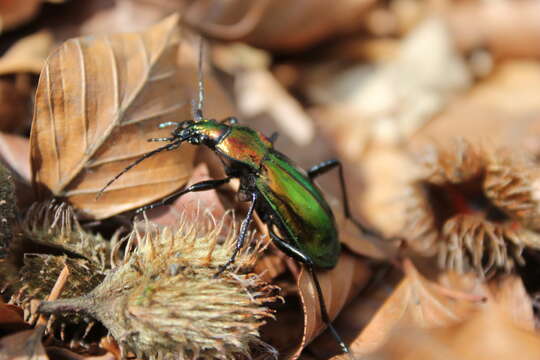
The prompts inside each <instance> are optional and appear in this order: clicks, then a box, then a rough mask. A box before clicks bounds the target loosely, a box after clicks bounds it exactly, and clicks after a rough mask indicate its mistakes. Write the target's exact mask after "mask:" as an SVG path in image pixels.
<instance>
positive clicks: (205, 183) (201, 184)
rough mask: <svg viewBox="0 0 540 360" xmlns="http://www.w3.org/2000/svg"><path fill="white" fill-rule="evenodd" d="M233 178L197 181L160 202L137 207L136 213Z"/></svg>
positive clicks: (212, 187)
mask: <svg viewBox="0 0 540 360" xmlns="http://www.w3.org/2000/svg"><path fill="white" fill-rule="evenodd" d="M231 179H232V177H231V176H229V177H226V178H225V179H219V180H206V181H201V182H198V183H195V184H193V185H190V186H188V187H187V188H185V189H184V190H181V191H178V192H176V193H174V194H171V195H169V196H167V197H166V198H164V199H162V200H160V201H158V202H155V203H153V204H149V205H146V206H143V207H142V208H139V209H137V211H135V213H136V214H140V213H142V212H143V211H146V210H150V209H154V208H157V207H160V206H164V205H168V204H170V203H172V202H173V201H174V200H176V199H178V198H179V197H180V196H182V195H184V194H187V193H189V192H195V191H206V190H212V189H215V188H218V187H220V186H221V185H223V184H226V183H228V182H229V181H231Z"/></svg>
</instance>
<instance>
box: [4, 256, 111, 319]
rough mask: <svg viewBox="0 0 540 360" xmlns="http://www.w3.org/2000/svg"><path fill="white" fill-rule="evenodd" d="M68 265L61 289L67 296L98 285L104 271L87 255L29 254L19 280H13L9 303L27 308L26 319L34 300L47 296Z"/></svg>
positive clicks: (79, 293) (84, 291) (43, 298)
mask: <svg viewBox="0 0 540 360" xmlns="http://www.w3.org/2000/svg"><path fill="white" fill-rule="evenodd" d="M65 266H67V268H68V270H69V278H68V281H67V283H66V285H65V286H64V288H63V290H62V294H63V295H64V296H73V297H74V296H81V295H83V294H87V293H88V292H90V291H92V290H93V289H94V288H95V287H96V286H98V285H99V284H100V283H101V282H102V280H103V279H104V277H105V275H104V274H103V273H102V272H101V271H100V268H99V267H98V266H97V264H94V263H92V262H90V261H88V260H86V259H70V258H68V257H66V256H55V255H46V254H26V255H25V256H24V266H23V267H22V268H21V269H20V270H19V281H17V282H16V283H14V284H11V287H12V289H11V290H12V291H13V292H14V295H13V296H12V297H11V300H10V303H12V304H15V305H18V306H20V307H22V308H23V309H24V312H25V319H26V320H27V321H28V320H29V319H30V317H31V316H33V315H35V314H32V313H31V309H30V302H31V300H34V299H38V300H45V299H46V298H47V296H49V294H50V293H51V290H52V288H53V286H54V284H55V282H56V279H57V278H58V276H59V275H60V272H61V271H62V269H63V268H64V267H65ZM68 322H74V323H80V322H81V321H80V319H79V318H74V319H71V320H70V319H68Z"/></svg>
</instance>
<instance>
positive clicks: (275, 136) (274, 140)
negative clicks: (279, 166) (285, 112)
mask: <svg viewBox="0 0 540 360" xmlns="http://www.w3.org/2000/svg"><path fill="white" fill-rule="evenodd" d="M278 137H279V133H278V132H277V131H276V132H273V133H272V135H270V137H269V138H268V140H270V142H271V143H272V145H274V143H275V142H276V140H277V139H278Z"/></svg>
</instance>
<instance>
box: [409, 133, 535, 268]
mask: <svg viewBox="0 0 540 360" xmlns="http://www.w3.org/2000/svg"><path fill="white" fill-rule="evenodd" d="M422 161H423V163H424V169H425V173H424V175H423V176H422V178H421V179H419V181H417V182H416V183H414V184H412V185H411V186H410V188H409V194H408V201H409V204H408V210H409V211H408V212H407V223H406V227H405V229H404V234H405V235H406V236H407V238H408V239H409V245H410V247H411V248H412V249H413V250H415V251H417V252H418V253H420V254H423V255H425V256H432V255H435V254H438V258H439V263H440V265H441V266H442V267H445V268H450V269H454V270H458V271H460V272H465V271H468V270H471V269H474V270H476V271H477V272H479V273H481V274H485V273H486V272H488V271H491V270H496V269H503V270H507V271H509V270H511V269H512V268H513V267H514V266H515V265H516V264H523V262H524V260H523V257H522V255H521V254H522V251H523V249H524V248H525V247H531V248H535V249H539V248H540V234H538V233H537V232H535V231H534V230H536V229H537V226H538V222H539V220H538V219H539V218H540V213H539V206H540V203H539V201H538V197H537V195H536V193H535V190H534V186H533V185H534V182H535V180H536V179H540V178H539V177H538V176H537V175H538V174H534V173H533V172H532V171H531V169H532V167H530V166H524V165H523V164H524V160H523V158H519V159H518V158H517V157H516V156H515V155H514V154H513V153H511V152H509V151H498V152H490V151H487V150H485V149H480V148H479V147H475V146H473V145H472V144H470V143H468V142H465V141H458V142H457V143H456V144H455V145H454V146H451V147H439V149H436V150H435V151H432V152H431V153H429V154H428V156H426V157H424V158H423V160H422ZM518 164H521V165H518Z"/></svg>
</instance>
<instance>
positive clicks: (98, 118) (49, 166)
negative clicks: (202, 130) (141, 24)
mask: <svg viewBox="0 0 540 360" xmlns="http://www.w3.org/2000/svg"><path fill="white" fill-rule="evenodd" d="M179 41H180V40H179V33H178V15H172V16H170V17H168V18H166V19H165V20H163V21H162V22H161V23H159V24H157V25H155V26H153V27H151V28H149V29H148V30H146V31H144V32H141V33H125V34H115V35H109V36H100V37H85V38H77V39H72V40H69V41H67V42H66V43H64V45H63V46H61V47H60V48H59V49H58V50H57V51H55V52H54V53H53V54H52V55H51V56H50V57H49V59H48V61H47V65H46V66H45V67H44V69H43V71H42V74H41V77H40V81H39V85H38V90H37V94H36V110H35V114H34V121H33V126H32V133H31V159H32V171H33V175H32V176H33V182H34V184H35V186H36V187H37V190H38V192H39V193H40V194H41V196H44V193H47V192H49V191H50V192H51V193H52V194H53V195H55V196H59V197H65V198H67V199H68V200H69V201H70V202H71V203H72V204H74V205H75V206H76V207H78V208H80V209H83V210H84V212H85V213H86V214H88V215H90V216H92V217H94V218H105V217H108V216H111V215H114V214H116V213H119V212H122V211H125V210H128V209H133V208H136V207H140V206H142V205H144V204H146V203H149V202H151V201H154V200H157V199H159V198H162V197H164V196H165V195H167V194H169V193H171V192H172V191H174V190H176V189H178V188H179V187H180V186H182V185H183V184H184V183H185V181H186V180H187V177H188V176H189V172H190V171H191V166H192V164H191V163H192V157H193V149H192V148H191V147H190V146H188V145H185V146H183V147H182V150H181V151H180V152H178V153H175V154H174V155H172V154H170V153H168V152H162V153H160V154H158V155H156V156H154V157H152V158H150V159H148V160H147V161H145V162H144V163H143V164H141V165H140V166H137V167H136V168H134V169H133V170H131V171H129V172H127V173H126V174H125V175H124V176H123V177H121V178H120V179H119V180H118V181H116V182H115V183H114V184H113V185H112V186H111V187H109V188H108V190H107V191H106V192H105V194H104V195H103V197H102V198H101V199H100V201H96V200H95V198H96V195H97V194H98V193H99V191H100V189H101V188H102V187H103V186H104V185H105V183H106V182H107V181H108V180H109V179H111V178H112V177H114V175H116V174H117V173H119V172H120V171H121V170H122V169H124V168H125V167H126V166H127V165H128V164H130V163H131V162H132V161H134V160H135V159H137V158H139V157H140V156H141V155H143V154H145V153H147V152H149V151H151V150H153V149H156V148H157V146H156V144H155V143H148V142H147V141H146V140H147V139H148V138H151V137H162V136H165V135H166V134H168V133H169V131H170V130H160V129H157V125H158V124H159V123H161V122H165V121H178V120H184V119H188V118H190V117H191V116H190V104H189V101H188V95H187V94H186V92H187V91H186V89H187V86H191V85H192V84H185V83H183V82H182V79H179V78H178V77H177V63H176V55H177V50H178V46H179ZM149 169H152V170H151V171H149Z"/></svg>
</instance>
